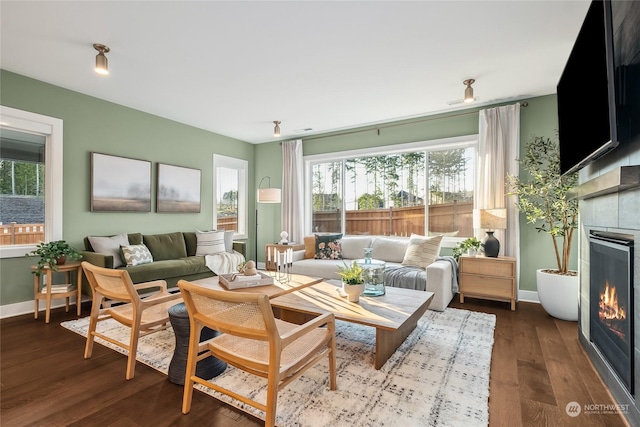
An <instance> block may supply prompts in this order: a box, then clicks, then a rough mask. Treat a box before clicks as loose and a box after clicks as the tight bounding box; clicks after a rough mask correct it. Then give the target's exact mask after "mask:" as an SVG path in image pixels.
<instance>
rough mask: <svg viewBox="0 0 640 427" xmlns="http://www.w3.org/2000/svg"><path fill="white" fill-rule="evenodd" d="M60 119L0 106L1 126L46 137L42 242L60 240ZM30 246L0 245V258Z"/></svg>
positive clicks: (23, 251) (16, 254)
mask: <svg viewBox="0 0 640 427" xmlns="http://www.w3.org/2000/svg"><path fill="white" fill-rule="evenodd" d="M62 124H63V121H62V120H61V119H57V118H54V117H49V116H43V115H42V114H36V113H31V112H29V111H23V110H18V109H15V108H11V107H5V106H2V105H0V127H3V128H6V129H12V130H16V131H20V132H26V133H33V134H38V135H43V136H44V137H45V139H46V140H45V201H44V210H45V214H44V215H45V231H44V232H45V241H47V242H49V241H52V240H60V239H62V206H63V200H62V188H63V180H62V172H63V159H62V153H63V150H62V147H63V132H62ZM35 247H36V245H35V244H32V245H13V246H4V247H0V258H16V257H20V256H24V254H25V253H27V252H30V251H32V250H34V249H35Z"/></svg>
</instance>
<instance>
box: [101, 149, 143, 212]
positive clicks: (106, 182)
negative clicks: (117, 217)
mask: <svg viewBox="0 0 640 427" xmlns="http://www.w3.org/2000/svg"><path fill="white" fill-rule="evenodd" d="M91 212H151V162H150V161H147V160H137V159H130V158H127V157H119V156H111V155H109V154H101V153H93V152H92V153H91Z"/></svg>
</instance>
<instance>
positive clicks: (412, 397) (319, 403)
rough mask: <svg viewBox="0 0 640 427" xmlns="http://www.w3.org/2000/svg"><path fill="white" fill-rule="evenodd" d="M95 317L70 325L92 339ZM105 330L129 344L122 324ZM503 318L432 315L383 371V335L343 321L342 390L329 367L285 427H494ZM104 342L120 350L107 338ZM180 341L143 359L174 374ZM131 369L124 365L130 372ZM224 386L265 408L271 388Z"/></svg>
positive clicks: (146, 350) (241, 379) (285, 401)
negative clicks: (376, 363)
mask: <svg viewBox="0 0 640 427" xmlns="http://www.w3.org/2000/svg"><path fill="white" fill-rule="evenodd" d="M87 325H88V318H83V319H79V320H74V321H67V322H63V323H62V326H63V327H65V328H67V329H69V330H71V331H74V332H76V333H78V334H81V335H83V336H86V331H87ZM99 327H100V329H99V330H100V331H101V332H103V333H105V334H106V335H108V336H112V337H114V338H118V339H125V340H126V339H128V338H127V337H128V336H129V331H128V329H127V328H123V327H122V326H120V325H119V324H118V323H117V322H115V321H113V320H108V321H104V322H101V323H100V324H99ZM494 328H495V316H494V315H491V314H486V313H477V312H471V311H467V310H460V309H455V308H447V309H446V310H445V311H444V312H435V311H431V310H428V311H427V313H426V314H425V315H424V316H423V317H422V318H421V319H420V320H419V322H418V327H417V328H416V329H415V330H414V331H413V332H412V333H411V334H410V335H409V337H408V338H407V339H406V341H405V342H404V343H403V344H402V345H401V346H400V348H399V349H398V350H397V351H396V352H395V354H394V355H393V356H392V357H391V358H390V359H389V360H388V361H387V362H386V363H385V365H384V366H383V367H382V369H380V370H375V369H374V367H373V354H374V348H375V329H374V328H371V327H366V326H361V325H357V324H352V323H347V322H341V321H336V330H337V331H336V335H337V339H336V341H337V362H338V363H337V369H338V372H337V376H338V380H337V381H338V389H337V390H335V391H331V390H329V388H328V374H327V372H328V367H327V363H326V361H325V362H322V363H319V364H318V365H316V366H315V367H313V368H311V369H309V370H308V371H307V372H305V374H303V375H302V376H301V377H300V378H298V379H296V380H295V381H293V382H292V383H291V384H289V385H288V386H287V387H285V388H284V389H283V390H282V391H280V393H279V395H278V413H277V418H276V421H277V424H278V425H279V426H300V427H303V426H308V427H325V426H326V427H341V426H349V427H355V426H408V427H411V426H416V427H418V426H464V427H470V426H486V425H488V422H489V412H488V399H489V370H490V367H491V350H492V347H493V331H494ZM96 342H98V343H100V344H103V345H105V346H107V347H110V348H113V349H116V350H118V351H120V352H121V353H126V351H125V350H122V349H119V348H115V346H113V345H111V344H109V343H107V342H106V341H104V340H101V339H99V338H97V339H96ZM174 345H175V342H174V337H173V331H172V330H171V329H167V330H165V331H160V332H157V333H154V334H151V335H148V336H146V337H143V338H141V339H140V343H139V346H138V355H137V359H138V361H139V362H142V363H144V364H146V365H149V366H151V367H153V368H155V369H157V370H159V371H160V372H163V373H165V374H166V373H167V370H168V366H169V362H170V361H171V356H172V355H173V348H174ZM123 369H124V365H123ZM215 382H216V383H219V384H220V385H223V386H225V387H228V388H230V389H232V390H235V391H237V392H239V393H242V394H244V395H246V396H249V397H251V398H254V399H256V400H259V401H262V402H264V401H265V398H264V397H265V389H266V381H265V380H264V379H261V378H257V377H255V376H252V375H248V374H245V373H244V372H242V371H241V370H238V369H235V368H233V367H228V368H227V370H226V371H225V372H224V373H223V374H222V375H220V376H218V377H217V378H216V379H215ZM197 387H199V389H200V390H202V391H203V392H205V393H207V394H210V395H211V396H213V397H215V398H217V399H219V400H222V401H224V402H227V403H229V404H230V405H233V406H236V407H238V408H240V409H242V410H244V411H246V412H249V413H251V414H253V415H255V416H257V417H259V418H261V419H264V413H263V412H262V411H259V410H257V409H255V408H252V407H248V406H246V405H244V404H242V403H241V402H239V401H237V400H235V399H232V398H229V397H227V396H223V395H221V394H218V393H216V392H214V391H213V390H210V389H208V388H205V387H201V386H199V385H198V386H197Z"/></svg>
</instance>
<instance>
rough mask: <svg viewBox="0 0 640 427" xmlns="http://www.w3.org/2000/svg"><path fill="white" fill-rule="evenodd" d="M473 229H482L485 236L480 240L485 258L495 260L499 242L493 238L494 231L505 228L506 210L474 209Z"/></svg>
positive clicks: (498, 250)
mask: <svg viewBox="0 0 640 427" xmlns="http://www.w3.org/2000/svg"><path fill="white" fill-rule="evenodd" d="M473 228H482V229H484V230H485V231H486V232H487V235H486V236H485V237H483V238H482V246H483V247H484V254H485V256H488V257H491V258H496V257H497V256H498V252H500V242H499V241H498V239H496V238H495V236H494V235H493V232H494V231H495V230H504V229H505V228H507V210H506V209H504V208H500V209H474V210H473Z"/></svg>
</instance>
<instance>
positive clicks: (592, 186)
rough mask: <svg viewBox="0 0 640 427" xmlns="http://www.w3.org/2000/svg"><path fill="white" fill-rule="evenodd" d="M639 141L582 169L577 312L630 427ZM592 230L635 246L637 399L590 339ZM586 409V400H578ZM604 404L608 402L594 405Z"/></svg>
mask: <svg viewBox="0 0 640 427" xmlns="http://www.w3.org/2000/svg"><path fill="white" fill-rule="evenodd" d="M630 165H640V141H639V142H638V143H636V144H633V146H627V147H622V146H620V147H618V148H617V149H616V150H614V151H613V152H611V153H610V154H608V155H606V156H604V157H603V158H602V159H600V160H597V161H595V162H594V163H592V164H591V165H589V166H587V167H585V168H584V169H582V170H581V171H580V186H579V188H578V191H577V192H576V193H577V197H578V198H579V199H580V202H579V203H580V205H579V206H580V207H579V209H580V224H581V227H580V243H579V247H580V249H579V255H578V257H579V272H580V309H579V319H578V328H579V332H580V333H579V338H580V342H581V344H582V346H583V347H584V349H585V351H586V353H587V355H588V356H589V358H590V359H591V361H592V362H593V364H594V366H595V367H596V369H597V371H598V373H599V374H600V376H601V377H602V380H603V381H604V383H605V384H606V385H607V387H608V388H609V390H610V391H611V394H612V396H613V398H614V403H616V404H618V405H620V407H619V408H617V410H619V411H620V412H621V413H622V415H623V416H624V417H625V418H626V419H627V420H628V421H629V423H630V424H631V425H640V378H639V372H640V244H639V243H640V166H630ZM590 230H599V231H609V232H613V233H622V234H629V235H631V236H633V238H634V240H635V242H636V250H635V253H634V256H633V263H634V271H633V273H632V275H633V286H634V307H635V312H634V313H630V314H631V316H632V317H631V318H632V319H633V322H634V348H633V355H632V357H633V358H634V360H635V374H634V375H635V377H634V378H633V380H632V381H634V384H635V387H634V388H635V396H632V395H630V394H629V392H628V391H627V390H626V389H625V387H624V386H623V385H622V383H621V382H620V381H619V380H618V378H617V377H616V375H615V374H614V373H613V370H612V369H610V368H609V366H608V364H607V363H606V362H605V361H604V360H603V357H602V356H601V355H600V352H599V351H597V350H596V348H595V347H594V346H593V344H592V343H591V340H590V337H589V292H590V278H589V267H590V264H589V232H590ZM578 403H580V404H581V405H582V406H584V405H585V404H586V403H588V402H578ZM592 403H593V404H596V405H598V404H606V402H592Z"/></svg>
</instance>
